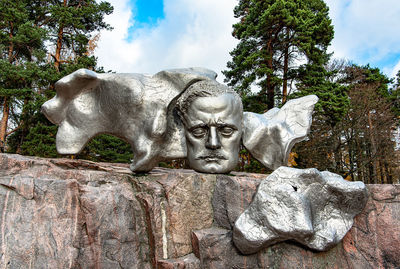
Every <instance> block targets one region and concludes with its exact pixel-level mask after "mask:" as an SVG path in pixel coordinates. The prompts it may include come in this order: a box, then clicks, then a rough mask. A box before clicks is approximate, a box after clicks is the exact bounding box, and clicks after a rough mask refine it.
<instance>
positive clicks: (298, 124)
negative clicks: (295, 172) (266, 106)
mask: <svg viewBox="0 0 400 269" xmlns="http://www.w3.org/2000/svg"><path fill="white" fill-rule="evenodd" d="M317 102H318V97H317V96H315V95H308V96H305V97H302V98H298V99H293V100H289V101H288V102H287V103H286V104H285V105H284V106H283V107H282V108H281V109H279V108H273V109H270V110H268V111H267V112H266V113H264V114H256V113H252V112H245V113H244V116H243V120H244V130H243V137H242V139H243V145H244V146H245V147H246V148H247V149H248V150H249V151H250V152H251V154H252V155H253V157H254V158H256V159H257V160H258V161H260V162H261V163H262V164H263V165H264V166H266V167H268V168H270V169H272V170H274V169H276V168H278V167H279V166H282V165H283V166H285V165H287V163H288V158H289V154H290V151H291V150H292V147H293V146H294V144H296V143H298V142H300V141H302V140H303V139H304V138H306V136H307V134H308V132H309V131H310V127H311V120H312V112H313V110H314V105H315V104H316V103H317Z"/></svg>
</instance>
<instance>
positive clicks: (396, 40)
mask: <svg viewBox="0 0 400 269" xmlns="http://www.w3.org/2000/svg"><path fill="white" fill-rule="evenodd" d="M326 3H327V4H328V6H329V7H330V16H331V18H332V21H333V24H334V26H335V38H334V40H333V42H332V46H331V51H334V52H335V57H338V58H347V59H349V60H353V61H355V62H356V63H359V64H366V63H371V65H372V66H375V62H376V63H378V62H381V63H382V62H385V61H387V60H388V59H387V58H388V57H395V56H399V55H400V46H399V44H400V35H399V29H400V19H399V18H400V17H399V14H400V2H399V1H398V0H379V1H378V0H326ZM392 68H393V64H392V66H387V67H386V68H384V71H386V73H387V74H388V75H390V74H391V73H392V72H391V71H392Z"/></svg>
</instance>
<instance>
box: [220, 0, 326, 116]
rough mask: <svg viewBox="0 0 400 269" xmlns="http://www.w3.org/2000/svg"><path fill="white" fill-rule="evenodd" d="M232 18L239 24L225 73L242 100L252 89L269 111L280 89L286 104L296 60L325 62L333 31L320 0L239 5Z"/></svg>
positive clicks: (254, 0)
mask: <svg viewBox="0 0 400 269" xmlns="http://www.w3.org/2000/svg"><path fill="white" fill-rule="evenodd" d="M234 14H235V17H236V18H239V19H240V21H239V22H238V23H236V24H234V25H233V29H234V30H233V36H234V37H235V38H237V39H239V44H238V45H237V47H236V48H235V49H234V50H233V51H232V52H231V53H230V54H231V56H232V60H231V61H230V62H228V63H227V67H228V70H225V71H223V74H224V75H225V76H226V80H225V81H226V82H228V85H230V86H233V87H234V88H235V89H236V90H237V91H238V92H239V93H240V94H241V96H246V95H248V94H250V91H251V86H252V85H253V84H256V85H258V86H259V87H260V88H261V91H260V93H259V94H258V95H259V98H260V100H262V101H263V102H264V103H266V104H267V105H268V107H269V108H272V107H273V106H275V105H276V104H278V103H279V101H278V100H276V97H277V96H279V95H280V87H281V86H282V87H283V88H282V95H281V96H282V101H283V102H285V100H286V96H287V95H288V93H287V88H288V82H290V81H292V80H294V79H296V78H297V71H298V67H297V65H298V64H297V63H296V62H297V61H299V60H300V59H302V58H305V59H306V60H307V62H308V64H311V63H312V64H319V65H322V64H324V63H326V62H327V61H328V59H329V55H328V54H327V53H326V49H327V47H328V45H329V44H330V42H331V40H332V38H333V27H332V25H331V20H330V19H329V17H328V7H327V6H326V4H325V3H324V2H323V1H322V0H305V1H304V0H302V1H300V0H240V1H239V3H238V5H237V6H236V7H235V9H234ZM304 71H308V69H307V68H305V67H304V66H303V72H304Z"/></svg>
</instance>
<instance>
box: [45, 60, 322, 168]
mask: <svg viewBox="0 0 400 269" xmlns="http://www.w3.org/2000/svg"><path fill="white" fill-rule="evenodd" d="M215 78H216V73H215V72H213V71H211V70H208V69H205V68H186V69H174V70H166V71H161V72H159V73H157V74H155V75H153V76H151V75H143V74H111V73H106V74H98V73H95V72H93V71H90V70H87V69H80V70H78V71H76V72H74V73H72V74H70V75H68V76H66V77H64V78H62V79H61V80H59V81H58V82H57V83H56V85H55V88H56V92H57V94H56V96H55V97H54V98H53V99H51V100H49V101H47V102H46V103H44V104H43V106H42V111H43V113H44V114H45V115H46V117H47V118H48V119H49V120H50V121H51V122H53V123H55V124H58V125H59V126H60V127H59V129H58V133H57V139H56V146H57V151H58V152H59V153H60V154H77V153H79V152H80V151H81V150H82V149H83V147H84V146H85V145H86V143H87V142H88V141H89V140H90V139H91V138H93V137H94V136H96V135H97V134H101V133H107V134H112V135H115V136H117V137H120V138H122V139H124V140H126V141H127V142H129V143H130V145H131V147H132V151H133V156H134V158H133V162H132V164H131V169H132V171H134V172H146V171H149V170H151V169H152V168H153V167H154V166H156V165H157V164H158V163H159V162H160V161H162V160H170V159H178V158H187V159H188V162H189V165H190V166H191V168H193V169H194V170H196V171H199V172H205V173H228V172H230V171H232V170H233V169H234V168H235V166H236V164H237V162H238V152H239V148H240V141H241V139H242V140H243V144H244V146H245V147H246V148H247V149H248V150H249V151H250V153H252V154H253V156H254V157H255V158H256V159H258V160H259V161H261V163H262V164H264V165H265V166H267V167H269V168H272V169H275V168H277V167H279V166H281V165H285V164H286V163H287V159H288V156H289V153H290V150H291V148H292V146H293V145H294V143H296V142H298V141H300V140H302V139H304V138H305V137H306V135H307V133H308V130H309V128H310V125H311V113H312V110H313V107H314V104H315V103H316V102H317V100H318V98H317V97H316V96H306V97H303V98H299V99H296V100H291V101H289V102H288V103H287V104H286V105H284V106H283V107H282V108H281V109H278V108H275V109H272V110H270V111H268V112H267V113H265V114H255V113H251V112H245V113H243V108H242V102H241V99H240V97H239V96H238V95H237V94H236V93H235V92H234V91H232V90H230V89H229V88H228V87H226V86H225V85H222V84H220V83H218V82H216V81H215ZM178 113H179V115H180V117H179V116H178Z"/></svg>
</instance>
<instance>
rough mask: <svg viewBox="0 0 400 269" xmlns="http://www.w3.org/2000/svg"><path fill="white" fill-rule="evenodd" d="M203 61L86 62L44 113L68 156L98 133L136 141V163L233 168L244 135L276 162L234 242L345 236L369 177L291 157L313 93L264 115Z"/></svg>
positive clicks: (320, 240) (330, 240) (245, 247)
mask: <svg viewBox="0 0 400 269" xmlns="http://www.w3.org/2000/svg"><path fill="white" fill-rule="evenodd" d="M215 78H216V73H215V72H213V71H211V70H208V69H204V68H186V69H174V70H166V71H161V72H159V73H157V74H155V75H144V74H111V73H106V74H98V73H95V72H93V71H90V70H87V69H80V70H78V71H76V72H74V73H72V74H70V75H68V76H66V77H64V78H62V79H61V80H59V81H58V82H57V83H56V84H55V89H56V92H57V94H56V96H55V97H54V98H53V99H51V100H49V101H47V102H46V103H44V104H43V106H42V111H43V113H44V114H45V115H46V117H47V118H48V119H49V120H50V121H51V122H53V123H55V124H57V125H59V129H58V132H57V138H56V145H57V150H58V152H59V153H60V154H77V153H79V152H80V151H81V150H82V149H83V148H84V146H85V145H86V143H87V142H88V141H89V140H90V139H91V138H93V137H94V136H96V135H97V134H102V133H106V134H112V135H115V136H117V137H120V138H122V139H124V140H125V141H127V142H128V143H130V145H131V147H132V151H133V162H132V164H131V170H132V171H134V172H146V171H149V170H151V169H152V168H153V167H154V166H156V165H157V164H158V162H160V161H162V160H170V159H177V158H187V159H188V162H189V165H190V166H191V167H192V168H193V169H194V170H196V171H198V172H204V173H229V172H230V171H231V170H233V169H234V168H235V166H236V164H237V162H238V153H239V149H240V145H241V144H240V143H241V141H242V142H243V145H244V147H245V148H247V149H248V151H249V152H250V153H251V154H252V155H253V156H254V158H256V159H257V160H259V161H260V162H261V163H262V164H263V165H264V166H266V167H269V168H271V169H276V170H275V171H274V172H273V173H272V174H271V175H270V176H268V177H267V178H266V179H265V180H264V181H263V182H262V183H261V184H260V186H259V188H258V191H257V193H256V195H255V197H254V200H253V202H252V204H251V205H250V206H249V208H247V209H246V210H245V212H243V214H242V215H240V217H239V218H238V219H237V221H236V223H235V226H234V230H233V241H234V243H235V245H236V246H237V247H238V249H239V250H240V251H241V252H242V253H244V254H250V253H254V252H257V251H259V250H260V249H261V248H264V247H267V246H269V245H271V244H275V243H277V242H281V241H285V240H294V241H297V242H299V243H301V244H304V245H305V246H307V247H309V248H312V249H315V250H319V251H321V250H326V249H328V248H330V247H332V246H333V245H334V244H337V243H338V242H339V241H340V240H341V239H342V238H343V236H344V235H345V234H346V233H347V231H348V230H349V229H350V228H351V226H352V223H353V218H354V216H355V215H356V214H358V213H359V212H360V211H361V210H362V209H363V207H364V205H365V202H366V198H367V193H366V188H365V185H364V184H363V183H361V182H347V181H345V180H344V179H343V178H342V177H340V176H339V175H336V174H333V173H330V172H319V171H318V170H316V169H303V170H301V169H293V168H288V167H282V166H285V165H286V164H287V160H288V157H289V153H290V151H291V149H292V147H293V145H294V144H295V143H297V142H299V141H301V140H303V139H305V138H306V136H307V134H308V132H309V130H310V126H311V120H312V117H311V116H312V112H313V109H314V105H315V104H316V103H317V101H318V98H317V97H316V96H315V95H310V96H305V97H302V98H298V99H294V100H290V101H288V102H287V103H286V104H285V105H284V106H283V107H282V108H280V109H278V108H274V109H271V110H269V111H268V112H266V113H264V114H256V113H251V112H243V108H242V103H241V99H240V97H239V96H238V95H237V94H236V93H235V92H234V91H232V90H231V89H229V88H228V87H226V86H224V85H222V84H219V83H218V82H216V81H215Z"/></svg>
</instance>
